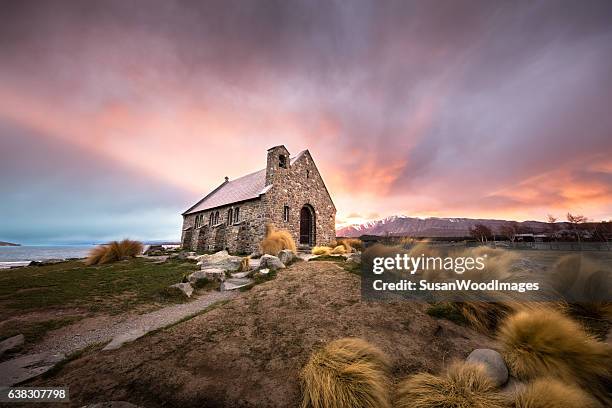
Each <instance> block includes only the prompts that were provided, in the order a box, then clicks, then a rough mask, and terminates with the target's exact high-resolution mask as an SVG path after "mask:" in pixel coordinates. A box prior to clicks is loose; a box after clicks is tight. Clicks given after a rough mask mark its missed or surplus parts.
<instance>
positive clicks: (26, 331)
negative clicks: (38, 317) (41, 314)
mask: <svg viewBox="0 0 612 408" xmlns="http://www.w3.org/2000/svg"><path fill="white" fill-rule="evenodd" d="M78 319H79V318H78V317H64V318H61V319H51V320H45V321H34V322H28V321H18V322H17V321H9V322H7V323H5V324H3V325H2V326H1V327H0V340H4V339H7V338H9V337H13V336H16V335H18V334H23V336H24V337H25V344H34V343H37V342H39V341H40V340H42V338H43V337H44V336H45V334H47V332H49V331H51V330H55V329H59V328H60V327H63V326H67V325H69V324H71V323H74V322H75V321H77V320H78Z"/></svg>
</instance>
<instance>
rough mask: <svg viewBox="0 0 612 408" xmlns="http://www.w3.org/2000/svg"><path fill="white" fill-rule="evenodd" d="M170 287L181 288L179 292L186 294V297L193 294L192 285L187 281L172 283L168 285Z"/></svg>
mask: <svg viewBox="0 0 612 408" xmlns="http://www.w3.org/2000/svg"><path fill="white" fill-rule="evenodd" d="M170 287H171V288H178V289H180V290H181V292H183V293H184V294H185V295H187V297H191V295H192V294H193V287H192V286H191V284H190V283H189V282H187V283H177V284H174V285H171V286H170Z"/></svg>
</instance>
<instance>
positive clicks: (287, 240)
mask: <svg viewBox="0 0 612 408" xmlns="http://www.w3.org/2000/svg"><path fill="white" fill-rule="evenodd" d="M283 249H290V250H292V251H293V252H296V250H297V249H296V246H295V242H294V241H293V238H292V237H291V234H290V233H289V232H288V231H285V230H277V229H276V228H274V226H273V225H272V224H268V225H266V236H265V238H264V239H263V241H261V252H262V253H264V254H269V255H274V256H277V255H278V253H279V252H280V251H282V250H283Z"/></svg>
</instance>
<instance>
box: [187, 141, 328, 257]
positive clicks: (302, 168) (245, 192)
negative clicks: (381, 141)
mask: <svg viewBox="0 0 612 408" xmlns="http://www.w3.org/2000/svg"><path fill="white" fill-rule="evenodd" d="M182 215H183V231H182V236H181V243H182V246H183V248H185V249H190V250H194V251H210V250H221V249H227V250H228V251H230V252H235V253H251V252H253V251H255V250H257V249H258V246H259V243H260V242H261V240H262V239H263V238H264V234H265V226H266V225H267V224H272V225H274V226H275V227H276V228H278V229H284V230H287V231H289V232H290V233H291V235H292V236H293V239H294V240H295V242H296V244H297V245H298V246H303V247H312V246H315V245H324V244H329V243H331V242H332V241H334V240H335V238H336V237H335V224H336V207H335V206H334V203H333V202H332V199H331V197H330V195H329V192H328V191H327V188H326V187H325V183H324V182H323V179H322V178H321V175H320V174H319V171H318V169H317V167H316V165H315V163H314V161H313V159H312V156H311V155H310V152H309V151H308V150H303V151H302V152H300V153H298V154H297V155H296V156H295V157H290V156H289V151H287V149H286V148H285V146H282V145H281V146H275V147H272V148H270V149H268V154H267V165H266V168H265V169H262V170H259V171H256V172H255V173H251V174H247V175H246V176H243V177H240V178H237V179H235V180H231V181H230V180H229V179H228V178H227V177H226V178H225V181H224V182H223V183H222V184H221V185H220V186H219V187H217V188H216V189H214V190H213V191H212V192H210V193H209V194H208V195H206V196H205V197H204V198H202V199H201V200H200V201H198V202H197V203H196V204H194V205H193V206H192V207H190V208H189V209H188V210H187V211H185V212H184V213H183V214H182Z"/></svg>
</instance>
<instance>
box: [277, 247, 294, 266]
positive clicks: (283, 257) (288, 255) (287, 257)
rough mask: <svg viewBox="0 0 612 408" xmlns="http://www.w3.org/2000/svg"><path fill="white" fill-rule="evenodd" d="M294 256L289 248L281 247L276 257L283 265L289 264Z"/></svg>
mask: <svg viewBox="0 0 612 408" xmlns="http://www.w3.org/2000/svg"><path fill="white" fill-rule="evenodd" d="M296 258H297V257H296V255H295V254H294V253H293V251H292V250H290V249H283V250H282V251H280V252H279V253H278V259H280V261H281V262H282V263H283V264H285V265H289V264H290V263H291V262H293V261H294V260H295V259H296Z"/></svg>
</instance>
